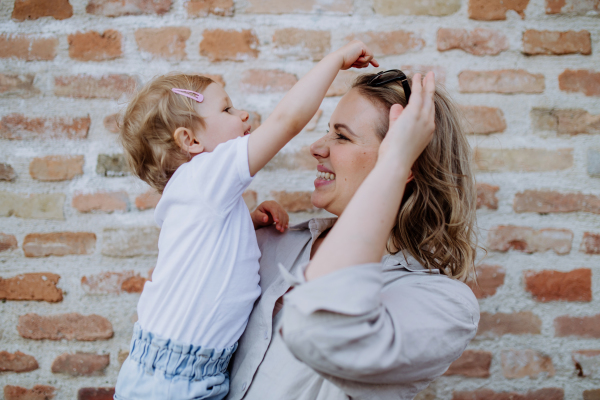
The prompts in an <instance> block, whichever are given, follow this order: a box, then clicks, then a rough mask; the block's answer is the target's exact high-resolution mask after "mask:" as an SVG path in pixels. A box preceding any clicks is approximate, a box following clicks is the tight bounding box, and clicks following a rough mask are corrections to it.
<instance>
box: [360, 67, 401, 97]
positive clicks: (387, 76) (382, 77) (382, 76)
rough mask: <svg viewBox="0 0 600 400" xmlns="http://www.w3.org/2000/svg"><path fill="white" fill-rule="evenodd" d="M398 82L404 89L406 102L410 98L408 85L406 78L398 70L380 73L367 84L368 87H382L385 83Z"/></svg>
mask: <svg viewBox="0 0 600 400" xmlns="http://www.w3.org/2000/svg"><path fill="white" fill-rule="evenodd" d="M394 81H400V83H401V84H402V88H403V89H404V95H405V96H406V102H407V103H408V99H409V97H410V85H409V84H408V78H407V77H406V75H404V72H402V71H400V70H399V69H388V70H387V71H381V72H380V73H378V74H377V75H375V76H374V77H373V78H371V80H370V81H369V82H368V83H367V84H368V85H369V86H383V85H385V84H386V83H390V82H394Z"/></svg>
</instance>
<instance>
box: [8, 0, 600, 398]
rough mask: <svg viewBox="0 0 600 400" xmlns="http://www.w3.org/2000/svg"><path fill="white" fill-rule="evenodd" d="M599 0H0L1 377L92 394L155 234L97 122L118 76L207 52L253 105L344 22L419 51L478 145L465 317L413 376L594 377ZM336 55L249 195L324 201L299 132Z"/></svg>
mask: <svg viewBox="0 0 600 400" xmlns="http://www.w3.org/2000/svg"><path fill="white" fill-rule="evenodd" d="M599 12H600V4H599V3H598V1H597V0H515V1H510V2H509V1H501V0H445V1H441V0H303V1H291V0H235V1H234V0H122V1H115V0H3V1H2V2H0V63H1V67H0V265H1V267H0V277H1V279H0V299H2V303H1V304H0V310H1V311H0V315H1V325H0V386H1V387H3V393H4V398H5V399H7V400H8V399H10V400H12V399H51V398H55V399H75V398H77V399H108V398H110V396H111V390H112V389H111V388H112V387H114V383H115V380H116V376H117V373H118V370H119V367H120V364H121V362H122V361H123V359H124V358H125V357H126V355H127V348H128V342H129V338H130V334H131V328H132V325H133V323H134V321H135V319H136V315H135V305H136V303H137V300H138V297H139V292H140V291H141V288H142V286H143V284H144V282H145V280H146V279H147V278H148V276H149V273H150V271H151V269H152V268H153V267H154V263H155V259H156V253H157V250H156V242H157V237H158V229H157V228H156V227H155V226H154V223H153V218H152V216H153V207H154V205H155V204H156V202H157V200H158V196H157V195H156V194H154V193H152V192H151V191H148V188H147V186H146V185H145V184H143V183H141V182H139V181H137V180H135V179H133V178H132V177H131V176H128V173H127V171H126V168H125V166H124V163H123V158H122V150H121V148H120V147H119V145H118V144H117V141H116V134H115V126H116V124H115V121H116V118H117V117H116V116H115V114H116V113H118V112H119V111H120V110H122V109H123V107H124V106H125V104H126V100H127V93H130V91H131V90H133V89H134V88H135V87H136V86H137V85H139V84H141V83H143V82H146V81H147V80H148V79H150V78H151V77H152V76H154V75H157V74H161V73H165V72H168V71H173V70H178V71H184V72H199V73H204V74H209V75H210V76H211V77H213V78H214V79H216V80H218V81H220V82H222V83H223V84H224V85H226V90H227V91H228V92H229V93H230V95H231V97H232V99H233V101H234V104H236V106H237V107H239V108H243V109H247V110H249V111H252V118H253V123H254V125H255V126H258V124H260V120H261V118H262V119H264V118H266V117H267V116H268V115H269V113H270V111H271V110H272V109H273V107H274V106H275V104H276V103H277V101H278V100H279V99H280V98H281V97H282V95H283V93H284V92H285V91H286V90H288V89H289V88H290V87H291V86H292V85H293V84H294V83H295V82H296V81H297V79H298V78H299V77H301V76H302V75H303V74H305V73H306V72H307V71H308V70H309V69H310V68H311V67H312V66H313V65H314V63H315V62H316V61H318V60H319V59H320V58H322V57H323V56H324V55H325V54H327V53H328V52H329V51H331V50H332V49H335V48H337V47H339V46H341V45H343V44H344V43H345V42H346V41H347V40H349V39H352V38H360V39H361V40H363V41H365V42H366V43H368V44H369V45H370V46H371V48H372V49H373V50H374V52H375V54H376V55H377V56H378V58H379V60H380V63H381V64H382V66H383V67H384V68H398V67H400V68H402V69H404V70H407V71H416V70H421V71H426V70H434V71H435V72H436V75H437V79H438V81H441V82H444V83H445V85H446V87H447V88H448V90H449V91H450V93H451V94H452V95H453V96H454V97H455V98H456V99H457V100H458V102H459V103H460V104H461V105H462V106H463V109H464V111H465V114H466V116H467V118H468V119H469V121H470V123H471V125H470V131H471V132H472V136H471V137H470V139H471V143H472V145H473V146H474V147H475V148H476V152H475V160H474V162H475V165H476V168H477V170H478V174H477V179H478V182H479V187H478V189H479V207H480V210H479V211H478V223H479V227H480V229H481V235H480V236H481V242H482V244H483V245H485V247H486V248H487V249H488V251H489V252H488V254H487V256H486V257H485V258H484V257H482V260H481V265H480V266H479V281H480V284H479V287H474V291H475V293H476V294H477V297H478V298H479V299H480V306H481V311H482V314H481V324H480V329H479V332H478V336H477V338H476V339H475V340H474V341H473V342H472V343H471V344H470V345H469V347H468V350H467V351H466V352H465V353H464V354H463V356H462V357H461V358H460V359H459V360H458V361H457V362H456V363H454V364H453V365H452V367H451V368H450V370H449V371H448V373H447V374H446V375H445V376H443V377H441V378H439V379H438V380H437V381H436V382H434V383H433V384H432V385H431V386H430V387H429V388H428V389H427V390H426V391H425V392H423V393H422V394H421V395H420V397H419V398H420V399H421V400H425V399H427V400H432V399H444V400H450V399H454V400H463V399H464V400H467V399H470V400H471V399H489V398H492V397H493V398H494V399H498V400H504V399H552V400H555V399H556V400H559V399H585V400H592V399H594V400H597V399H600V340H599V339H600V307H599V305H600V266H599V265H598V262H599V261H600V215H599V214H600V186H599V180H598V177H600V140H599V139H598V137H597V135H598V134H599V133H600V57H599V56H598V54H597V52H598V48H597V47H598V43H599V42H600V19H599V18H598V16H599ZM354 75H355V73H354V72H345V73H340V75H339V77H338V79H337V80H336V82H335V83H334V84H333V85H332V87H331V89H330V90H329V92H328V97H327V98H326V99H325V100H324V101H323V103H322V106H321V111H320V112H319V114H318V115H317V117H315V119H314V120H313V121H312V123H311V124H310V125H309V126H308V127H307V128H306V129H305V131H304V132H303V133H302V134H300V135H299V136H298V137H297V138H296V139H294V140H293V141H292V142H291V143H290V144H289V145H288V146H287V147H286V148H285V149H284V152H283V153H282V154H280V155H278V156H277V157H276V158H275V159H274V160H273V161H272V162H271V163H270V164H269V165H268V167H267V168H265V170H264V171H261V172H260V173H259V174H258V176H257V178H256V179H255V181H254V182H253V183H252V185H251V187H250V189H249V191H248V192H247V193H246V196H245V197H246V201H247V202H248V204H249V206H250V207H253V205H255V204H257V202H260V201H263V200H266V199H276V200H278V201H280V202H281V203H282V204H284V206H285V207H286V208H287V209H288V210H289V211H290V212H291V215H292V217H291V218H292V222H299V221H302V220H304V219H307V218H309V217H310V216H314V215H324V213H323V212H319V211H315V210H313V209H312V206H311V204H310V198H309V193H310V191H311V190H312V180H313V178H314V174H315V162H314V161H313V160H312V159H311V157H310V156H309V153H308V151H307V146H309V145H310V143H312V142H313V141H314V140H316V139H317V138H318V137H320V136H321V135H322V134H323V132H324V130H325V128H326V125H327V121H328V119H329V116H330V115H331V113H332V111H333V109H334V108H335V105H336V104H337V102H338V100H339V96H340V95H342V94H343V93H344V92H345V90H346V82H347V81H348V80H349V79H351V78H352V77H353V76H354ZM424 300H426V299H424ZM0 396H1V395H0Z"/></svg>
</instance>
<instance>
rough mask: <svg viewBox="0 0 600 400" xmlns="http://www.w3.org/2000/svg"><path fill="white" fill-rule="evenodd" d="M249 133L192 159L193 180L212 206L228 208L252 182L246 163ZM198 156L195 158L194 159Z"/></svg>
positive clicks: (216, 208)
mask: <svg viewBox="0 0 600 400" xmlns="http://www.w3.org/2000/svg"><path fill="white" fill-rule="evenodd" d="M248 137H249V135H246V136H244V137H240V138H237V139H233V140H229V141H227V142H225V143H221V144H220V145H218V146H217V147H216V148H215V150H214V151H212V152H210V153H203V154H200V155H198V156H196V157H195V158H194V160H192V164H193V165H192V166H193V173H194V180H195V183H196V184H197V185H199V191H200V194H201V196H202V198H203V199H204V200H205V201H206V202H207V204H209V205H210V206H211V207H213V208H214V209H215V210H227V209H229V208H230V207H231V206H232V205H233V204H235V202H236V201H238V199H239V198H240V196H241V195H242V193H243V192H244V190H246V188H247V187H248V185H250V183H251V182H252V177H251V176H250V167H249V164H248ZM196 158H198V159H196Z"/></svg>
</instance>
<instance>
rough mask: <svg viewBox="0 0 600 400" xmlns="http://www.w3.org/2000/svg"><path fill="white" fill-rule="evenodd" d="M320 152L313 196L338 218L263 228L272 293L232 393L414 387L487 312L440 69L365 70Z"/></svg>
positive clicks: (438, 368)
mask: <svg viewBox="0 0 600 400" xmlns="http://www.w3.org/2000/svg"><path fill="white" fill-rule="evenodd" d="M411 92H412V94H411ZM411 131H412V132H413V133H414V132H420V133H419V134H416V135H415V134H411V133H410V132H411ZM311 151H312V154H313V156H314V157H315V158H316V159H317V160H318V162H319V164H318V167H317V169H318V172H317V176H318V177H317V179H316V180H315V191H314V193H313V195H312V202H313V204H314V205H315V206H316V207H319V208H324V209H325V210H327V211H329V212H331V213H333V214H335V215H337V216H338V217H339V218H331V219H312V220H310V221H308V222H306V223H303V224H300V225H298V226H295V227H292V228H290V229H289V231H287V232H285V233H281V232H278V231H277V230H276V229H274V228H272V227H271V228H263V229H260V230H259V231H257V236H258V243H259V247H260V249H261V252H262V256H261V259H260V275H261V280H260V285H261V288H262V295H261V297H260V298H259V299H258V300H257V302H256V303H255V305H254V309H253V311H252V314H251V316H250V320H249V322H248V326H247V328H246V331H245V333H244V335H243V336H242V338H241V339H240V341H239V348H238V351H237V353H236V355H235V357H234V360H233V363H232V365H231V391H230V393H229V396H228V397H227V398H228V399H232V400H239V399H252V400H254V399H257V400H258V399H260V400H269V399H273V400H282V399H286V400H288V399H289V400H291V399H302V400H317V399H318V400H325V399H326V400H342V399H413V398H414V396H416V394H417V393H419V392H420V391H421V390H423V389H424V388H426V387H427V385H428V384H429V383H430V382H431V381H432V380H433V379H435V378H436V377H438V376H440V375H441V374H443V373H444V372H445V371H446V369H447V368H448V367H449V365H450V364H451V363H452V362H453V361H454V360H456V359H457V358H458V357H459V356H460V355H461V354H462V352H463V351H464V349H465V347H466V346H467V344H468V343H469V341H470V340H471V339H472V338H473V337H474V336H475V333H476V331H477V324H478V322H479V307H478V304H477V300H476V299H475V296H474V295H473V293H472V292H471V290H470V289H469V288H468V287H467V286H466V285H465V284H464V283H462V282H460V281H461V280H464V279H466V277H468V276H469V275H470V274H471V273H472V271H473V263H474V258H475V252H476V243H475V239H474V232H473V226H474V217H475V197H476V195H475V187H474V180H473V175H472V173H471V170H470V167H469V157H470V149H469V145H468V143H467V141H466V138H465V134H464V131H463V130H462V128H461V124H460V118H459V113H458V112H457V109H456V107H455V106H454V105H453V103H452V102H451V100H450V99H449V97H448V96H447V95H445V94H444V92H443V91H442V90H441V89H439V88H436V87H435V83H434V78H433V74H432V73H430V74H428V75H427V76H426V78H425V79H424V81H423V83H422V82H421V77H420V75H418V74H417V75H415V76H414V77H413V79H412V85H411V84H410V82H409V81H408V79H407V78H406V76H405V75H404V74H403V73H402V72H401V71H397V70H390V71H386V72H383V73H380V74H377V75H374V74H372V75H363V76H361V77H359V78H358V79H357V81H356V82H355V83H354V85H353V88H352V89H351V90H350V91H349V92H348V93H347V94H346V95H345V96H344V97H343V98H342V99H341V100H340V102H339V104H338V106H337V108H336V109H335V111H334V113H333V114H332V116H331V120H330V122H329V131H328V132H327V134H326V135H325V136H324V137H322V138H321V139H319V140H318V141H316V142H315V143H313V145H312V146H311ZM286 293H287V294H286Z"/></svg>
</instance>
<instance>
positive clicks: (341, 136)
mask: <svg viewBox="0 0 600 400" xmlns="http://www.w3.org/2000/svg"><path fill="white" fill-rule="evenodd" d="M335 135H336V139H339V140H350V139H348V138H347V137H346V136H344V135H342V134H341V133H337V132H336V133H335Z"/></svg>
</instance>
